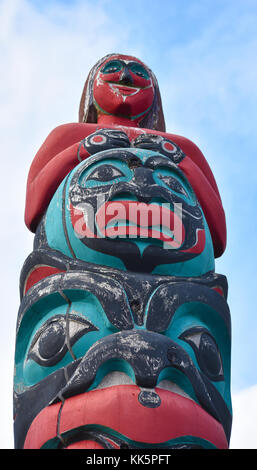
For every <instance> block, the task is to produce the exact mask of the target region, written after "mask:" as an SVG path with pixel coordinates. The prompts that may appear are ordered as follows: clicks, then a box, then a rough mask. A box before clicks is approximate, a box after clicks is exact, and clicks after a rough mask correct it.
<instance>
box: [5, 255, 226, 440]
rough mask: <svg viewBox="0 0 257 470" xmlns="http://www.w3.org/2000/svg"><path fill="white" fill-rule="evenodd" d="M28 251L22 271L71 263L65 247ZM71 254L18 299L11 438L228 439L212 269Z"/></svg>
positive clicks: (221, 327) (221, 303)
mask: <svg viewBox="0 0 257 470" xmlns="http://www.w3.org/2000/svg"><path fill="white" fill-rule="evenodd" d="M34 255H35V259H34V260H32V258H31V259H30V260H29V262H28V263H27V264H26V265H25V268H24V269H25V271H26V272H24V273H23V274H24V276H23V279H25V277H26V275H30V274H29V273H31V263H34V264H36V263H39V261H40V263H41V265H42V264H44V263H45V264H46V263H48V264H49V263H50V264H52V266H54V265H56V263H57V264H58V265H59V267H60V266H61V265H62V266H63V269H64V270H65V269H66V268H67V258H66V257H65V256H63V257H62V255H61V254H60V256H57V255H56V254H54V255H53V256H52V259H51V252H49V251H46V252H45V254H44V251H41V253H40V254H37V253H36V252H34ZM38 256H40V257H41V259H40V260H39V258H38V259H36V258H37V257H38ZM69 263H70V264H69V266H70V267H71V268H72V271H69V272H67V273H61V274H55V275H53V276H50V277H46V278H45V279H42V280H41V281H39V282H38V283H36V284H34V286H33V287H31V288H30V289H29V290H28V291H27V293H26V295H25V296H24V297H23V300H22V303H21V307H20V311H19V315H18V323H17V341H16V354H15V371H16V373H15V384H14V392H15V425H14V426H15V440H16V447H18V448H19V447H23V446H24V447H25V448H58V447H59V448H60V447H61V448H64V447H66V448H67V447H68V448H120V447H126V446H127V447H131V448H138V447H139V448H140V447H141V448H142V447H143V448H156V447H157V448H158V447H161V448H202V447H203V448H213V447H217V448H226V447H227V445H228V441H229V435H230V426H231V414H230V315H229V310H228V306H227V303H226V301H225V299H224V297H223V295H220V294H219V293H217V292H216V289H217V285H219V287H220V288H221V286H220V279H219V276H217V275H209V277H205V278H203V279H202V278H195V279H194V281H193V282H188V281H186V282H185V281H179V282H177V281H175V278H170V279H169V278H167V277H165V276H160V277H156V276H144V277H141V276H137V275H135V274H133V273H127V274H126V275H125V273H124V272H122V271H120V272H119V273H116V274H115V273H113V274H112V273H111V272H109V273H107V272H104V270H102V271H101V273H99V270H98V272H96V271H95V272H93V271H91V272H90V271H88V270H87V266H88V265H87V263H83V262H81V261H77V260H74V261H73V263H72V260H70V262H69ZM117 276H118V277H117ZM221 284H222V282H221ZM221 291H222V289H221ZM136 302H137V303H136ZM46 423H47V425H46Z"/></svg>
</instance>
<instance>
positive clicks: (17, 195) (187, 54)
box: [0, 0, 257, 447]
mask: <svg viewBox="0 0 257 470" xmlns="http://www.w3.org/2000/svg"><path fill="white" fill-rule="evenodd" d="M0 22H1V23H0V53H1V63H0V70H1V79H2V87H1V90H0V102H1V107H2V113H1V117H0V120H1V121H0V122H1V154H2V159H3V163H2V165H3V169H2V171H3V173H4V175H5V176H4V178H3V182H2V186H1V191H2V193H3V194H2V201H3V203H2V205H1V219H2V230H1V241H2V246H3V247H5V248H4V253H3V255H2V262H3V265H4V267H5V268H4V270H3V273H4V275H2V276H3V278H2V281H1V282H2V285H3V286H4V287H3V311H4V312H8V314H7V313H5V314H4V315H5V317H4V325H3V329H2V332H0V336H1V348H2V359H1V361H2V370H3V371H4V377H6V384H7V387H6V391H5V392H4V393H5V395H4V397H5V400H6V401H7V402H8V407H7V409H8V413H9V414H7V415H6V421H7V422H8V426H10V425H9V422H10V419H11V411H9V410H11V404H10V403H11V396H10V394H11V386H12V363H13V348H14V338H15V322H16V313H17V309H18V306H19V298H18V282H19V272H20V269H21V266H22V264H23V261H24V260H25V258H26V256H27V255H28V254H29V253H30V251H31V250H32V242H33V239H32V235H31V234H30V233H29V232H28V230H27V229H26V227H25V225H24V222H23V214H24V201H25V190H26V178H27V173H28V170H29V166H30V164H31V161H32V158H33V156H34V154H35V153H36V151H37V150H38V148H39V146H40V145H41V144H42V142H43V140H44V139H45V137H46V136H47V135H48V133H49V132H50V131H51V130H52V129H53V128H54V127H56V126H57V125H59V124H62V123H65V122H74V121H77V115H78V106H79V100H80V95H81V92H82V88H83V84H84V81H85V78H86V76H87V73H88V71H89V69H90V68H91V66H92V65H93V64H94V63H95V62H96V61H97V60H98V59H99V58H100V57H102V56H104V55H105V54H107V53H109V52H121V53H129V54H131V55H135V56H137V57H139V58H140V59H142V60H143V61H144V62H145V63H146V64H147V65H149V66H150V68H152V70H153V71H154V72H155V74H156V76H157V79H158V82H159V86H160V90H161V95H162V101H163V107H164V113H165V118H166V127H167V131H168V132H171V133H177V134H180V135H184V136H185V137H188V138H189V139H191V140H193V141H194V142H195V143H196V144H197V145H198V146H199V147H200V149H201V150H202V152H203V153H204V155H205V157H206V159H207V160H208V162H209V164H210V166H211V168H212V170H213V173H214V175H215V178H216V181H217V183H218V186H219V189H220V193H221V196H222V199H223V205H224V208H225V212H226V217H227V226H228V245H227V250H226V252H225V254H224V255H223V256H222V258H220V259H218V260H217V261H216V271H217V272H219V273H222V274H225V275H226V276H227V278H228V283H229V299H228V300H229V305H230V310H231V315H232V331H233V339H232V341H233V342H232V392H233V394H235V397H236V398H235V402H236V400H238V396H239V395H238V394H240V393H245V395H244V396H245V397H247V398H249V397H250V395H247V394H246V391H247V390H251V397H253V396H255V397H256V393H257V392H256V391H255V395H254V394H253V390H255V388H253V387H255V386H256V385H257V368H256V365H255V357H256V340H255V337H256V331H257V317H256V314H255V305H256V301H255V270H256V268H255V267H256V264H257V254H256V229H257V222H256V203H257V189H256V188H257V163H256V155H257V140H256V120H257V116H256V109H257V86H256V83H257V63H256V50H257V28H256V24H257V2H256V0H233V1H232V0H215V1H213V0H190V1H189V0H168V1H166V0H162V1H161V2H159V3H157V2H156V1H155V0H130V2H124V3H121V2H117V1H115V0H94V1H90V0H83V1H82V0H80V1H76V0H74V1H71V0H70V1H69V0H66V1H65V0H56V1H50V0H44V1H43V0H11V1H10V0H8V1H7V0H2V1H1V2H0ZM4 221H5V224H6V223H7V224H8V227H10V229H9V230H6V229H4ZM9 246H11V249H8V248H7V247H9ZM256 390H257V389H256ZM249 400H250V398H249ZM249 400H248V408H247V409H249V406H250V405H249V403H250V401H249ZM246 401H247V399H246ZM255 401H257V400H255ZM251 403H252V402H251ZM255 406H256V405H255ZM241 407H242V402H241V401H240V409H241ZM252 412H253V411H252V409H251V410H249V411H248V413H249V416H251V415H252ZM255 412H256V408H255ZM244 414H246V415H247V412H245V413H244ZM255 421H257V419H256V420H255ZM246 426H247V424H246ZM4 439H6V440H7V442H6V441H5V440H4ZM10 439H11V437H10V436H8V437H7V438H3V441H2V446H3V447H4V446H8V445H10V446H12V444H10ZM238 439H239V437H238ZM240 439H242V437H240ZM235 442H236V440H235ZM240 442H242V441H240ZM247 442H248V445H249V439H248V441H247ZM245 445H246V446H247V443H245ZM253 445H255V447H257V442H256V440H255V443H254V444H253ZM0 447H1V442H0Z"/></svg>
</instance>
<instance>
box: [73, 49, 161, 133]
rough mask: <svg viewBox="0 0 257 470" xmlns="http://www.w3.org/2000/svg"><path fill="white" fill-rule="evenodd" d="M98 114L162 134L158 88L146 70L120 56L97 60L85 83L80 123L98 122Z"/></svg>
mask: <svg viewBox="0 0 257 470" xmlns="http://www.w3.org/2000/svg"><path fill="white" fill-rule="evenodd" d="M99 114H108V115H112V116H118V117H121V118H122V117H123V118H127V119H130V120H131V121H132V122H133V125H134V127H145V128H148V129H155V130H160V131H165V122H164V116H163V111H162V104H161V97H160V92H159V87H158V83H157V80H156V78H155V75H154V74H153V72H152V71H151V70H150V69H149V67H147V66H146V65H145V64H144V63H143V62H141V61H140V60H139V59H137V58H136V57H132V56H127V55H121V54H109V55H107V56H105V57H103V58H102V59H100V60H99V61H98V62H97V64H96V65H95V66H94V67H93V68H92V70H91V71H90V73H89V75H88V78H87V80H86V83H85V86H84V90H83V93H82V97H81V102H80V110H79V121H80V122H97V120H98V116H99Z"/></svg>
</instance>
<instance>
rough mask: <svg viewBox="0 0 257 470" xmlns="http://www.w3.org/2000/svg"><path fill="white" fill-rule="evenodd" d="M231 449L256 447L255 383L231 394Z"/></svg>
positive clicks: (256, 405)
mask: <svg viewBox="0 0 257 470" xmlns="http://www.w3.org/2000/svg"><path fill="white" fill-rule="evenodd" d="M232 398H233V401H232V403H233V425H232V434H231V441H230V448H231V449H257V385H253V386H252V387H249V388H247V389H245V390H242V391H240V392H238V393H235V394H234V395H233V397H232Z"/></svg>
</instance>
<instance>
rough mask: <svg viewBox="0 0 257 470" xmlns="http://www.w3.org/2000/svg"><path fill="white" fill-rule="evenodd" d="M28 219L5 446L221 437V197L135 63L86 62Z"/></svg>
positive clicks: (32, 189) (225, 437)
mask: <svg viewBox="0 0 257 470" xmlns="http://www.w3.org/2000/svg"><path fill="white" fill-rule="evenodd" d="M25 222H26V225H27V227H28V228H29V229H30V230H31V231H32V232H33V233H35V238H34V246H33V250H32V252H31V254H30V255H29V256H28V258H27V259H26V260H25V263H24V265H23V268H22V271H21V276H20V297H21V304H20V309H19V312H18V319H17V333H16V334H17V336H16V351H15V377H14V434H15V447H16V448H24V449H39V448H40V449H49V448H51V449H60V448H68V449H72V448H73V449H81V448H82V449H103V448H107V449H120V448H132V449H133V448H144V449H145V448H148V449H151V448H153V449H158V448H167V449H191V448H192V449H195V448H199V449H200V448H211V449H213V448H214V449H215V448H217V449H221V448H228V446H229V439H230V432H231V421H232V418H231V417H232V412H231V399H230V360H231V359H230V352H231V323H230V312H229V307H228V304H227V280H226V277H225V276H224V275H222V274H217V273H216V272H215V258H218V257H219V256H221V255H222V253H223V252H224V250H225V246H226V222H225V215H224V210H223V206H222V201H221V198H220V194H219V191H218V188H217V185H216V182H215V179H214V176H213V174H212V171H211V169H210V167H209V165H208V163H207V161H206V160H205V158H204V156H203V154H202V153H201V151H200V150H199V148H198V147H197V146H196V145H195V144H194V143H193V142H191V141H190V140H188V139H186V138H185V137H181V136H178V135H173V134H169V133H166V130H165V121H164V116H163V111H162V103H161V97H160V92H159V88H158V83H157V80H156V78H155V75H154V74H153V72H152V71H151V70H150V69H149V68H148V67H147V66H146V65H145V64H144V63H142V62H141V61H140V60H138V59H137V58H135V57H130V56H125V55H120V54H110V55H108V56H105V57H104V58H102V59H101V60H99V61H98V62H97V64H96V65H95V66H94V67H93V68H92V70H91V71H90V73H89V76H88V78H87V80H86V83H85V87H84V90H83V93H82V97H81V103H80V110H79V122H78V123H70V124H65V125H61V126H59V127H57V128H55V129H54V130H53V131H52V132H51V133H50V135H49V136H48V137H47V138H46V140H45V142H44V143H43V145H42V146H41V148H40V149H39V151H38V153H37V154H36V156H35V158H34V160H33V162H32V165H31V168H30V171H29V175H28V181H27V197H26V210H25Z"/></svg>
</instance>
